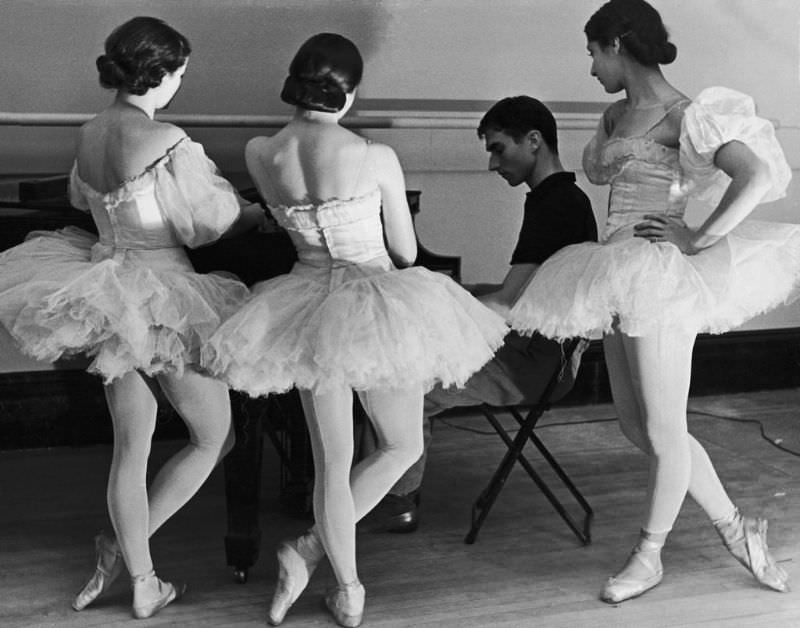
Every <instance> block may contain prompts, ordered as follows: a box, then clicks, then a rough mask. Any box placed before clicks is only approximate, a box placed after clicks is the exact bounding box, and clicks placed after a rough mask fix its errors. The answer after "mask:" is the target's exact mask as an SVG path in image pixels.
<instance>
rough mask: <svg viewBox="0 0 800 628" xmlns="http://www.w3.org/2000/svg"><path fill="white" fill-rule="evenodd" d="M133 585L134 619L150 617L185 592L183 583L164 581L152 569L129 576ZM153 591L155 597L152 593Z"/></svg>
mask: <svg viewBox="0 0 800 628" xmlns="http://www.w3.org/2000/svg"><path fill="white" fill-rule="evenodd" d="M131 585H132V586H133V608H132V613H133V616H134V617H135V618H136V619H147V618H148V617H152V616H153V615H155V614H156V613H157V612H158V611H160V610H161V609H162V608H164V607H165V606H166V605H167V604H170V603H171V602H174V601H175V600H177V599H179V598H180V597H181V596H182V595H183V594H184V593H186V585H185V584H184V583H178V584H172V583H171V582H164V581H163V580H161V579H160V578H158V577H157V576H156V572H155V571H153V570H152V569H151V570H150V571H149V572H148V573H146V574H142V575H139V576H133V577H132V578H131ZM154 592H155V597H153V593H154Z"/></svg>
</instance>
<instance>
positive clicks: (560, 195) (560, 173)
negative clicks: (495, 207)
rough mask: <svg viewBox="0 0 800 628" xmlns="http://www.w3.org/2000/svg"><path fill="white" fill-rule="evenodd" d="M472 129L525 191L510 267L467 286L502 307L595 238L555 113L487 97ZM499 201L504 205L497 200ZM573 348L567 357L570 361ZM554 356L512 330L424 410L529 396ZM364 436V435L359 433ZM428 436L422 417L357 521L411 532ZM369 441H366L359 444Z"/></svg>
mask: <svg viewBox="0 0 800 628" xmlns="http://www.w3.org/2000/svg"><path fill="white" fill-rule="evenodd" d="M478 137H479V138H481V139H483V140H484V143H485V147H486V151H487V152H488V153H489V170H491V171H493V172H496V173H497V174H499V175H500V176H501V177H503V178H504V179H505V180H506V181H507V182H508V184H509V185H510V186H512V187H516V186H518V185H520V184H522V183H524V184H526V185H527V186H528V187H529V188H530V191H529V192H528V194H527V197H526V200H525V205H524V208H523V220H522V227H521V229H520V233H519V237H518V239H517V243H516V246H515V247H514V250H513V252H512V254H511V261H510V266H511V267H510V269H509V270H508V273H507V274H506V276H505V278H504V279H503V283H502V284H499V285H487V284H480V285H476V286H473V287H472V289H471V291H472V292H473V294H475V295H476V296H477V297H478V298H479V299H480V300H481V301H483V302H484V303H485V304H486V305H487V306H489V307H490V308H492V309H494V310H496V311H498V312H499V313H501V314H503V315H507V314H508V311H509V309H510V308H511V306H512V305H513V304H514V302H515V300H516V298H517V296H518V294H519V292H520V291H521V290H522V288H523V287H524V286H525V285H526V284H527V282H528V281H529V280H530V278H531V277H533V275H534V273H535V272H536V270H537V269H538V268H539V266H540V265H541V264H542V262H544V260H545V259H547V258H548V257H549V256H550V255H552V254H553V253H555V252H556V251H558V250H559V249H561V248H562V247H564V246H567V245H569V244H575V243H579V242H584V241H587V240H597V223H596V221H595V217H594V213H593V212H592V207H591V203H590V202H589V199H588V197H587V196H586V194H584V192H583V191H582V190H581V189H580V188H579V187H578V186H577V185H576V184H575V174H574V173H572V172H567V171H565V170H564V168H563V166H562V165H561V160H560V158H559V154H558V135H557V129H556V121H555V118H554V117H553V114H552V113H551V112H550V110H549V109H548V108H547V107H546V106H545V105H544V104H542V103H541V102H540V101H538V100H536V99H535V98H531V97H529V96H515V97H510V98H504V99H502V100H500V101H499V102H497V103H495V104H494V105H493V106H492V107H491V108H490V109H489V111H488V112H486V114H485V115H484V116H483V118H482V119H481V121H480V124H479V125H478ZM503 209H505V208H503ZM577 359H579V356H577V357H576V358H575V361H577ZM561 360H562V353H561V347H560V345H559V344H558V343H557V342H556V341H553V340H549V339H547V338H544V337H543V336H539V335H536V334H534V335H533V336H532V337H531V338H527V337H522V336H519V335H518V334H516V333H514V332H512V333H510V334H508V335H507V336H506V338H505V341H504V344H503V346H502V347H501V348H500V349H499V350H498V351H497V353H496V355H495V357H494V358H493V359H492V360H491V361H490V362H489V363H487V364H486V365H485V366H484V367H483V368H482V369H481V370H480V371H478V372H477V373H476V374H474V375H473V376H472V377H471V378H470V379H469V380H468V382H467V384H466V385H465V386H464V387H463V388H448V389H443V388H441V387H437V388H434V389H433V390H432V391H431V392H430V393H428V394H427V395H426V397H425V416H426V417H427V418H429V419H430V418H431V417H434V416H436V415H438V414H440V413H441V412H443V411H445V410H448V409H450V408H455V407H458V406H471V405H478V404H481V403H487V404H490V405H497V406H504V405H515V404H518V403H522V402H523V401H525V400H529V401H536V400H537V399H538V398H539V397H540V395H541V394H542V392H543V391H544V388H545V386H546V385H547V382H548V380H549V379H550V377H551V376H552V374H553V372H554V371H555V368H556V367H557V366H558V365H559V364H560V362H561ZM575 370H576V369H574V368H567V369H564V375H563V378H562V381H561V382H560V384H559V386H558V389H557V390H556V392H555V394H554V396H553V398H554V399H558V398H559V397H560V396H563V395H564V394H566V393H567V392H568V391H569V389H570V388H571V387H572V384H573V381H574V376H575ZM366 440H367V441H369V437H368V436H367V438H366ZM430 440H431V422H430V421H425V450H424V452H423V454H422V457H421V458H420V459H419V461H418V462H416V463H415V464H414V465H413V466H412V467H411V468H410V469H409V470H408V471H407V472H406V473H405V475H404V476H403V477H401V478H400V480H399V481H398V482H397V484H395V486H394V487H393V488H392V490H391V491H390V492H389V494H388V495H387V496H386V497H385V498H384V499H383V500H382V501H381V502H380V503H379V504H378V505H377V506H376V507H375V508H374V509H373V510H372V512H370V513H369V514H368V515H367V516H366V517H364V519H363V520H362V525H361V527H362V529H366V530H370V531H386V532H412V531H414V530H416V528H417V525H418V522H419V504H420V486H421V484H422V479H423V474H424V471H425V464H426V459H427V452H428V448H429V445H430ZM371 446H372V444H371V443H370V442H366V443H365V444H364V446H363V448H364V449H366V450H369V448H370V447H371Z"/></svg>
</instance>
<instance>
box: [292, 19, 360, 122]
mask: <svg viewBox="0 0 800 628" xmlns="http://www.w3.org/2000/svg"><path fill="white" fill-rule="evenodd" d="M363 72H364V61H363V60H362V59H361V53H360V52H358V48H356V45H355V44H354V43H353V42H352V41H350V40H349V39H347V38H346V37H342V36H341V35H337V34H336V33H319V34H318V35H314V36H313V37H311V38H310V39H309V40H308V41H306V42H305V43H304V44H303V45H302V46H300V50H298V51H297V54H296V55H295V56H294V59H292V63H291V64H290V65H289V76H287V77H286V81H285V82H284V84H283V90H282V91H281V100H283V101H284V102H286V103H289V104H290V105H295V106H297V107H302V108H303V109H309V110H311V111H325V112H328V113H335V112H337V111H341V109H342V108H343V107H344V103H345V100H346V95H347V94H349V93H351V92H352V91H353V90H354V89H355V88H356V87H358V84H359V83H361V75H362V74H363Z"/></svg>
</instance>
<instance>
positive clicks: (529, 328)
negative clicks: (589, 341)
mask: <svg viewBox="0 0 800 628" xmlns="http://www.w3.org/2000/svg"><path fill="white" fill-rule="evenodd" d="M799 285H800V225H793V224H783V223H770V222H762V221H755V220H753V221H750V220H748V221H744V222H742V223H741V224H740V225H739V226H737V227H736V228H735V229H734V230H733V231H731V233H730V234H728V235H727V236H726V237H725V238H723V239H722V240H720V241H719V242H717V243H716V244H714V245H713V246H711V247H709V248H707V249H704V250H703V251H700V252H699V253H697V254H696V255H691V256H687V255H683V254H682V253H681V252H680V250H679V249H678V248H677V247H676V246H674V245H672V244H670V243H651V242H649V241H647V240H645V239H641V238H635V237H629V238H626V239H621V240H616V241H611V242H608V243H605V244H598V243H583V244H576V245H572V246H568V247H565V248H564V249H562V250H561V251H559V252H558V253H556V254H555V255H553V256H552V257H551V258H550V259H548V260H547V261H546V262H545V263H544V264H543V265H542V266H541V267H540V268H539V270H538V271H537V273H536V274H535V276H534V278H533V279H532V280H531V282H530V283H529V284H528V286H527V287H526V289H525V291H524V292H523V293H522V295H521V296H520V298H519V299H518V300H517V303H516V304H515V305H514V307H513V308H512V310H511V315H510V322H511V326H512V328H513V329H516V330H517V331H519V332H520V333H523V334H530V333H532V332H533V331H538V332H539V333H540V334H542V335H544V336H547V337H549V338H556V339H563V338H570V337H576V336H583V337H588V336H594V335H597V334H600V333H607V332H610V331H611V330H612V327H613V326H615V325H616V326H617V328H618V329H619V330H620V331H622V332H623V333H625V334H627V335H629V336H645V335H648V334H650V333H652V332H654V331H655V330H657V329H675V330H676V331H681V332H690V333H701V332H706V333H715V334H716V333H722V332H725V331H728V330H730V329H732V328H734V327H737V326H739V325H741V324H742V323H744V322H745V321H747V320H749V319H750V318H753V317H754V316H757V315H758V314H761V313H763V312H766V311H768V310H770V309H773V308H775V307H777V306H779V305H781V304H782V303H785V302H788V301H790V300H793V299H795V298H797V296H798V286H799Z"/></svg>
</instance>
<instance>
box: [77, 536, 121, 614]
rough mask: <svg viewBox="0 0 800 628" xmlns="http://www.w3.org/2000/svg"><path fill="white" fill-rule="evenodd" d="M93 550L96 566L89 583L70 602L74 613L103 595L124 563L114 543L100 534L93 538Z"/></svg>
mask: <svg viewBox="0 0 800 628" xmlns="http://www.w3.org/2000/svg"><path fill="white" fill-rule="evenodd" d="M94 550H95V555H96V556H97V566H96V567H95V569H94V573H93V574H92V577H91V578H89V582H87V583H86V584H85V585H84V586H83V588H82V589H81V590H80V592H79V593H78V595H76V596H75V599H74V600H72V608H74V609H75V610H76V611H82V610H83V609H84V608H86V607H87V606H89V604H91V603H92V602H94V601H95V600H96V599H97V598H98V597H100V596H101V595H102V594H103V593H105V592H106V591H107V590H108V588H109V587H110V586H111V583H112V582H114V580H116V579H117V576H119V574H120V573H121V572H122V567H123V565H124V562H125V561H124V560H123V559H122V554H121V553H120V551H119V550H118V549H117V548H116V547H115V546H114V541H112V540H111V539H109V538H108V537H107V536H106V535H105V534H103V533H102V532H101V533H100V534H98V535H97V536H96V537H94Z"/></svg>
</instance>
